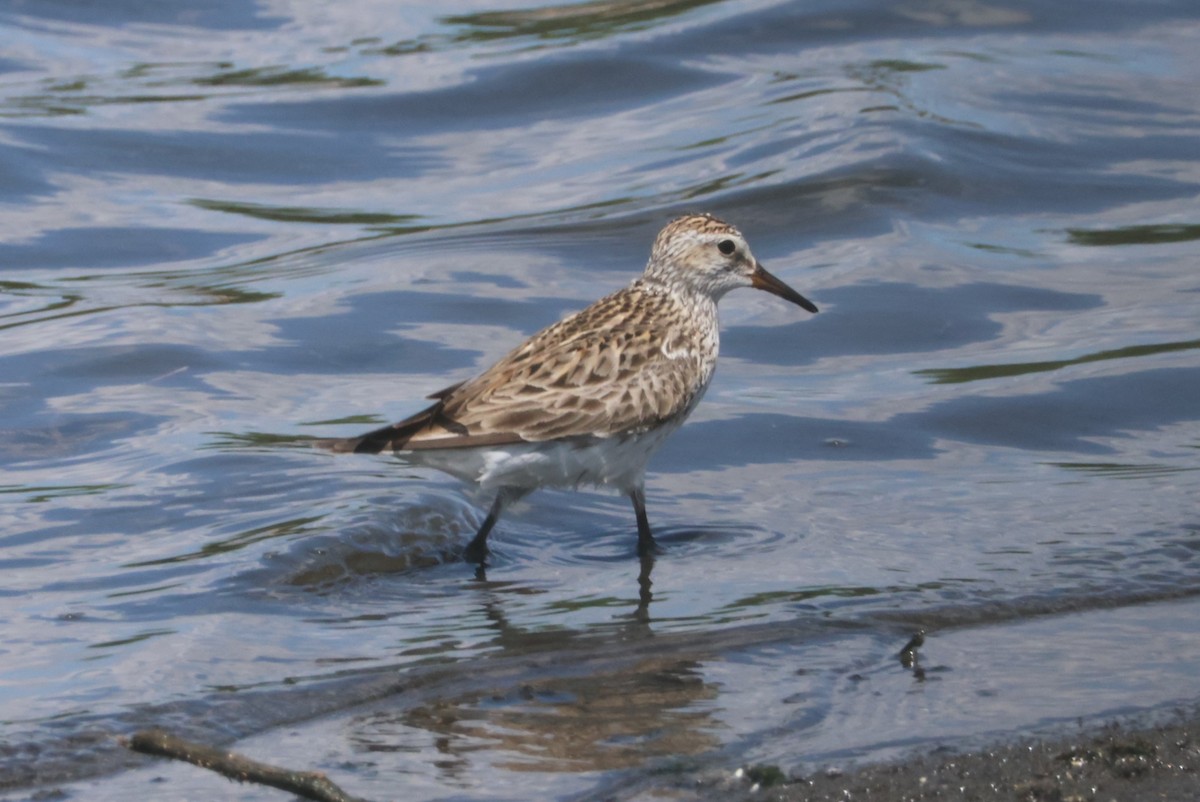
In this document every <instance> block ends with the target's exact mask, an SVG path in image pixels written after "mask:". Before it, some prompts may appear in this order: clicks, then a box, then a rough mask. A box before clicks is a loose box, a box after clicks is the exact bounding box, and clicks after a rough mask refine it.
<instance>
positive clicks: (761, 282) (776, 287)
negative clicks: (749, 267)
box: [750, 262, 817, 314]
mask: <svg viewBox="0 0 1200 802" xmlns="http://www.w3.org/2000/svg"><path fill="white" fill-rule="evenodd" d="M750 286H752V287H754V288H755V289H757V290H766V291H767V292H769V293H771V294H772V295H778V296H779V297H780V298H782V299H783V300H785V301H791V302H792V303H794V304H795V305H796V306H799V307H801V308H803V309H807V310H808V311H809V312H813V313H814V314H815V313H816V311H817V305H816V304H814V303H813V302H812V301H810V300H808V299H807V298H805V297H804V296H803V295H801V294H800V293H798V292H796V291H795V290H793V289H792V288H791V287H789V286H788V285H786V284H784V283H783V282H782V281H780V280H779V279H777V278H775V277H774V276H772V275H771V274H770V273H768V272H767V271H766V270H764V269H763V266H762V265H761V264H759V263H758V262H755V263H754V272H753V273H751V274H750Z"/></svg>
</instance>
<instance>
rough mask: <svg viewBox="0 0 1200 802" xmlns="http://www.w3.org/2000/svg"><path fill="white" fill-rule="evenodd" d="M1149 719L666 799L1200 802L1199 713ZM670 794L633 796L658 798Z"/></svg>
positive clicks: (746, 779) (767, 770) (712, 783)
mask: <svg viewBox="0 0 1200 802" xmlns="http://www.w3.org/2000/svg"><path fill="white" fill-rule="evenodd" d="M1155 718H1156V719H1158V720H1159V723H1151V721H1150V720H1148V719H1146V718H1143V719H1141V720H1138V719H1130V720H1127V721H1122V722H1110V723H1107V724H1102V725H1097V726H1095V727H1083V728H1081V729H1080V730H1079V731H1078V733H1075V734H1072V735H1063V736H1055V737H1046V738H1039V739H1030V740H1021V741H1019V742H1016V743H1011V744H1007V745H1001V746H996V747H994V748H986V749H981V750H979V751H970V752H962V753H959V752H957V751H956V750H954V749H953V748H952V747H944V748H942V749H939V750H936V751H933V752H930V753H926V754H922V755H918V756H915V757H913V758H911V759H909V760H906V761H903V762H899V763H889V764H883V765H869V766H862V767H857V768H852V769H850V770H848V771H844V772H843V771H841V770H838V769H825V770H822V771H815V772H813V773H811V774H809V775H805V776H790V777H789V776H785V775H784V774H783V773H782V772H780V771H779V769H778V768H776V767H773V766H751V767H748V768H746V769H743V770H742V771H741V772H740V776H737V777H733V778H730V777H723V778H714V777H709V778H707V779H704V780H701V781H700V782H699V783H697V784H696V785H694V786H693V789H692V791H691V793H689V792H688V791H686V790H685V789H684V787H683V786H682V785H681V786H679V787H677V788H675V789H674V791H675V793H676V795H675V796H669V795H668V796H666V797H665V798H676V799H686V798H689V797H690V796H691V794H693V793H694V794H695V796H694V797H693V798H696V799H702V800H729V799H745V800H750V799H754V800H779V801H780V802H822V801H824V800H840V801H841V802H845V801H846V800H855V802H862V800H867V802H874V801H875V800H878V802H898V801H899V800H926V799H930V800H932V799H938V800H945V799H960V800H971V799H979V800H1001V799H1003V800H1021V801H1022V802H1025V801H1026V800H1028V801H1029V802H1092V801H1093V800H1095V802H1109V801H1110V800H1114V801H1115V802H1148V800H1178V801H1179V802H1192V801H1193V800H1200V708H1191V709H1186V710H1178V711H1175V713H1173V714H1172V715H1170V716H1161V715H1160V716H1156V717H1155ZM1163 719H1167V720H1166V721H1163ZM645 790H648V789H643V791H645ZM666 791H667V789H663V788H659V789H656V791H651V792H650V794H649V795H645V794H644V793H639V794H637V795H636V796H633V797H629V798H632V799H642V798H654V795H655V793H656V792H657V793H660V794H661V793H663V792H666ZM668 793H669V792H668Z"/></svg>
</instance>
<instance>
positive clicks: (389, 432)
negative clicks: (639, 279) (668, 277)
mask: <svg viewBox="0 0 1200 802" xmlns="http://www.w3.org/2000/svg"><path fill="white" fill-rule="evenodd" d="M637 291H638V285H637V284H634V285H633V286H632V287H628V288H626V289H624V290H621V291H619V292H617V293H614V294H613V295H610V296H608V297H607V298H603V299H601V300H600V301H597V302H596V303H595V304H593V305H592V306H589V307H588V308H587V309H584V310H583V311H581V312H579V313H577V314H575V315H572V316H570V317H568V318H565V319H564V320H562V321H560V322H558V323H556V324H554V325H553V326H551V327H549V328H547V329H544V330H543V331H541V332H539V333H538V334H536V335H534V336H533V337H532V338H530V340H529V341H527V342H526V343H524V344H523V345H521V346H520V347H518V348H517V349H515V350H514V351H512V352H511V353H509V354H508V355H507V356H506V357H504V358H503V359H501V360H500V361H499V362H497V363H496V364H495V365H493V366H492V367H491V368H489V369H488V370H487V371H485V372H484V373H482V374H480V375H479V376H477V377H476V378H474V379H471V380H470V381H467V382H463V383H461V384H457V385H452V386H450V387H447V388H446V389H444V390H441V391H439V392H437V393H434V394H433V395H431V396H430V398H434V399H437V403H435V404H433V405H432V406H430V407H428V408H426V409H424V410H422V411H421V412H419V413H417V414H416V415H413V416H412V417H409V418H407V419H405V420H402V421H400V422H399V423H394V424H391V425H390V426H384V427H382V428H380V429H376V430H374V431H371V432H367V433H366V434H363V435H361V436H359V437H355V438H348V439H346V440H336V441H325V443H324V445H325V446H326V447H327V448H330V449H331V450H333V451H342V452H348V451H353V452H355V453H371V454H377V453H379V452H381V451H383V450H384V449H390V450H422V449H432V448H465V447H473V446H484V445H500V444H505V443H516V442H537V441H543V440H552V439H556V438H559V437H564V436H569V435H572V434H580V433H590V434H594V435H597V436H608V435H612V434H617V433H619V432H625V431H629V430H636V429H640V428H646V427H649V426H653V425H655V424H657V423H659V422H661V421H663V420H666V419H669V418H671V417H673V416H674V415H676V414H678V413H680V412H682V411H683V410H685V409H686V408H687V407H688V404H689V403H690V401H691V398H692V396H694V395H695V393H696V392H697V391H698V390H699V389H700V388H699V387H694V386H691V384H693V383H694V381H695V377H696V376H698V375H699V373H700V372H699V371H697V370H696V366H695V365H689V364H688V363H687V360H681V359H668V358H666V357H665V356H664V355H663V352H662V348H661V343H662V342H664V341H665V340H666V338H667V336H668V331H667V325H666V324H665V323H664V322H663V321H664V320H666V319H667V317H668V316H669V314H668V313H670V312H675V311H678V310H674V309H663V308H661V307H664V306H667V305H669V304H670V303H671V302H670V300H669V299H668V298H666V297H665V296H661V295H649V300H650V303H647V300H648V298H647V297H646V296H645V294H643V297H642V298H640V299H638V301H637V303H633V302H632V298H631V297H629V296H630V295H632V294H633V293H634V292H637ZM633 316H636V318H637V319H636V320H630V319H625V320H622V325H620V326H617V327H614V326H613V323H614V320H615V319H620V318H622V317H624V318H630V317H633ZM676 335H678V332H677V331H676ZM696 358H699V357H698V356H697V357H696Z"/></svg>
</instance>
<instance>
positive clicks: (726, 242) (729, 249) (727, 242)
mask: <svg viewBox="0 0 1200 802" xmlns="http://www.w3.org/2000/svg"><path fill="white" fill-rule="evenodd" d="M717 250H718V251H720V252H721V253H723V254H725V255H726V256H729V254H731V253H733V252H734V251H736V250H737V245H735V244H734V242H733V240H731V239H723V240H721V241H720V242H718V243H717Z"/></svg>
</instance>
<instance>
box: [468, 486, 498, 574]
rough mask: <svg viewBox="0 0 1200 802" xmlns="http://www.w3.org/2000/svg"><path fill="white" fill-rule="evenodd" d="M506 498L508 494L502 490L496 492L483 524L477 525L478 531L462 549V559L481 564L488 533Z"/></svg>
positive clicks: (485, 552)
mask: <svg viewBox="0 0 1200 802" xmlns="http://www.w3.org/2000/svg"><path fill="white" fill-rule="evenodd" d="M507 500H508V495H507V494H506V493H505V492H504V491H503V490H501V491H500V492H499V493H497V494H496V500H495V501H493V502H492V508H491V509H490V510H488V514H487V517H486V518H484V519H483V525H482V526H480V527H479V531H478V532H476V533H475V537H473V538H471V542H470V543H468V544H467V547H466V549H464V550H463V560H464V561H465V562H469V563H478V564H479V565H483V561H484V560H486V559H487V556H488V554H489V551H488V547H487V539H488V534H489V533H490V532H491V531H492V527H493V526H495V525H496V521H497V520H498V519H499V518H500V511H501V510H503V509H504V504H505V502H506V501H507Z"/></svg>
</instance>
